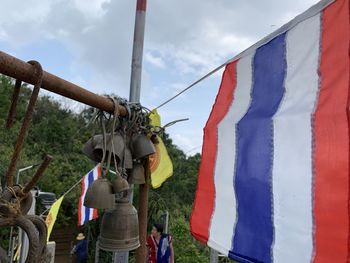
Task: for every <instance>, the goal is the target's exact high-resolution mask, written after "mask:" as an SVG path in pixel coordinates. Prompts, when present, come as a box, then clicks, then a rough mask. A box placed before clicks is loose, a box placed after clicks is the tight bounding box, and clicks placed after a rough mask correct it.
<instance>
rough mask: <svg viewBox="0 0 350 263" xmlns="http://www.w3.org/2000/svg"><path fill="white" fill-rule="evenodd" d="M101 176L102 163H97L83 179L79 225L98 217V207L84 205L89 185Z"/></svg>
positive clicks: (79, 206)
mask: <svg viewBox="0 0 350 263" xmlns="http://www.w3.org/2000/svg"><path fill="white" fill-rule="evenodd" d="M100 177H101V166H100V164H98V165H96V166H95V168H94V169H92V170H91V171H90V172H88V173H87V174H86V175H85V176H84V177H83V179H82V182H81V196H80V198H79V205H78V225H79V226H81V225H84V224H85V223H87V222H89V221H90V220H92V219H96V218H97V217H98V214H97V209H95V208H89V207H86V206H84V199H85V194H86V191H87V189H88V188H89V186H90V185H91V184H92V182H93V181H95V180H96V179H97V178H100Z"/></svg>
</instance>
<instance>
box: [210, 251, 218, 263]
mask: <svg viewBox="0 0 350 263" xmlns="http://www.w3.org/2000/svg"><path fill="white" fill-rule="evenodd" d="M218 262H219V253H218V252H217V251H216V250H214V249H212V248H211V249H210V263H218Z"/></svg>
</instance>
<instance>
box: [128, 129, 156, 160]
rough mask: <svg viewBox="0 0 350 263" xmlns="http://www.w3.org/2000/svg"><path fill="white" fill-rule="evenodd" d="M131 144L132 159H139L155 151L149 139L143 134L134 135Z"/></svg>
mask: <svg viewBox="0 0 350 263" xmlns="http://www.w3.org/2000/svg"><path fill="white" fill-rule="evenodd" d="M131 145H132V154H133V157H134V159H141V158H144V157H147V156H148V155H151V154H153V153H155V152H156V149H155V148H154V145H153V143H152V142H151V140H150V139H148V138H147V137H146V136H145V135H143V134H137V135H134V136H133V137H132V139H131Z"/></svg>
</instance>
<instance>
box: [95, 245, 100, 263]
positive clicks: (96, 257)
mask: <svg viewBox="0 0 350 263" xmlns="http://www.w3.org/2000/svg"><path fill="white" fill-rule="evenodd" d="M99 258H100V248H99V246H98V241H96V249H95V263H98V261H99Z"/></svg>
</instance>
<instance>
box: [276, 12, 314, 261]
mask: <svg viewBox="0 0 350 263" xmlns="http://www.w3.org/2000/svg"><path fill="white" fill-rule="evenodd" d="M319 41H320V16H319V15H317V16H314V17H312V18H309V19H308V20H305V21H303V22H302V23H300V24H299V25H298V26H296V27H295V28H293V29H291V30H290V31H289V32H288V34H287V39H286V49H287V50H286V54H287V55H286V56H287V58H286V59H287V75H286V80H285V89H286V92H285V95H284V98H283V100H282V103H281V106H280V108H279V110H278V112H277V113H276V115H275V117H274V122H273V125H274V160H273V171H272V176H273V182H272V183H273V202H274V204H273V207H274V214H273V219H274V227H275V238H274V239H275V240H274V247H273V261H274V262H284V263H288V262H311V257H312V250H313V237H312V226H313V222H312V127H311V114H312V112H313V107H314V104H315V101H316V100H317V93H318V81H319V79H318V74H317V70H318V64H319ZM286 162H288V168H287V163H286ZM300 237H303V238H302V239H300Z"/></svg>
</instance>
